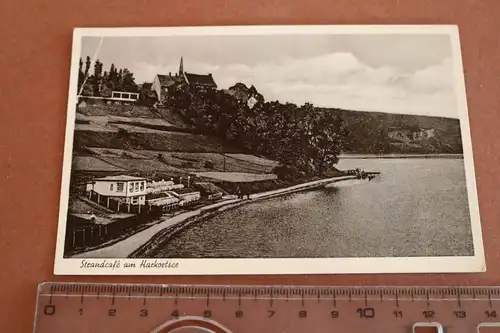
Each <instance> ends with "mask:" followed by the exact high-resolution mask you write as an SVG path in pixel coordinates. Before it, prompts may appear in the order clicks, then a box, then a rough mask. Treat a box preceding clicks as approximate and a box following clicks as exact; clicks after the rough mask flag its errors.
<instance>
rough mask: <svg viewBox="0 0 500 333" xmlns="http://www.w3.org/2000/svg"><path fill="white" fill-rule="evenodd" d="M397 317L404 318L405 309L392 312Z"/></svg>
mask: <svg viewBox="0 0 500 333" xmlns="http://www.w3.org/2000/svg"><path fill="white" fill-rule="evenodd" d="M392 314H393V315H394V317H396V318H403V311H399V310H396V311H394V312H393V313H392Z"/></svg>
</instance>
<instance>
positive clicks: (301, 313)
mask: <svg viewBox="0 0 500 333" xmlns="http://www.w3.org/2000/svg"><path fill="white" fill-rule="evenodd" d="M299 317H300V318H307V311H304V310H302V311H300V312H299Z"/></svg>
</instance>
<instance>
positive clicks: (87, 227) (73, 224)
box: [65, 209, 162, 251]
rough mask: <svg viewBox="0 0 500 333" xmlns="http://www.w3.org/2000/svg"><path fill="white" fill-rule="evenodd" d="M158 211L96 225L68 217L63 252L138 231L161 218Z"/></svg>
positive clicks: (91, 245)
mask: <svg viewBox="0 0 500 333" xmlns="http://www.w3.org/2000/svg"><path fill="white" fill-rule="evenodd" d="M161 214H162V212H161V210H158V209H151V210H144V211H143V212H142V213H141V214H139V215H134V216H130V217H126V218H120V219H117V220H115V221H114V222H112V223H109V224H96V223H93V222H91V221H88V220H86V219H83V218H80V217H77V216H73V215H68V217H67V225H66V242H65V250H66V251H73V250H77V249H82V248H86V247H93V246H99V245H101V244H104V243H106V242H109V241H112V240H115V239H117V238H119V237H121V236H124V235H126V234H127V233H129V232H132V231H134V230H137V229H140V228H141V227H143V226H144V225H145V224H146V223H148V222H150V221H152V220H155V219H157V218H159V217H160V216H161Z"/></svg>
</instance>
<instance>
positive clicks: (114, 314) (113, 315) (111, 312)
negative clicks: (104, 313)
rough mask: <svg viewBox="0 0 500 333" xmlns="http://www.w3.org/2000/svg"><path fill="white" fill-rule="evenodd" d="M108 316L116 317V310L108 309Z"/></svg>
mask: <svg viewBox="0 0 500 333" xmlns="http://www.w3.org/2000/svg"><path fill="white" fill-rule="evenodd" d="M108 316H110V317H116V309H109V311H108Z"/></svg>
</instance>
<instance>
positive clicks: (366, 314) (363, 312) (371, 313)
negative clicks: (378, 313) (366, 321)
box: [356, 308, 375, 318]
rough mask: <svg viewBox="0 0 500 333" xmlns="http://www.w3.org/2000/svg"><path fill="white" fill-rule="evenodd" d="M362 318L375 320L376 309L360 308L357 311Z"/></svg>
mask: <svg viewBox="0 0 500 333" xmlns="http://www.w3.org/2000/svg"><path fill="white" fill-rule="evenodd" d="M356 312H357V313H359V317H360V318H373V317H375V309H373V308H364V309H363V308H359V309H357V310H356Z"/></svg>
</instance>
